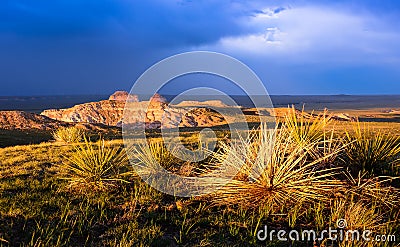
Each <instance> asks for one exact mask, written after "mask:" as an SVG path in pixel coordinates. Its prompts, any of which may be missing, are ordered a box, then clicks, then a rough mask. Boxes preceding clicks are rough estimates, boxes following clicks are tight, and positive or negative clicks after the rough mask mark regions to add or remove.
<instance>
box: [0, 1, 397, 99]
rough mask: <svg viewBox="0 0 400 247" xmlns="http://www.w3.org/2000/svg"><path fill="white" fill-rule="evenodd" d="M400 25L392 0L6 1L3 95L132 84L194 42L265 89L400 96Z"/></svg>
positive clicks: (0, 13)
mask: <svg viewBox="0 0 400 247" xmlns="http://www.w3.org/2000/svg"><path fill="white" fill-rule="evenodd" d="M398 23H400V1H396V0H391V1H385V0H380V1H379V0H375V1H373V0H353V1H351V0H350V1H327V0H318V1H317V0H315V1H307V0H300V1H257V0H252V1H242V0H231V1H225V0H208V1H207V0H198V1H195V0H193V1H184V0H181V1H174V0H154V1H138V0H91V1H85V0H37V1H32V0H2V1H1V2H0V95H49V94H108V93H111V92H113V91H114V90H116V89H124V90H129V89H130V87H131V86H132V84H133V82H134V81H135V80H136V79H137V78H138V77H139V76H140V74H141V73H143V72H144V71H145V70H146V69H147V68H148V67H149V66H151V65H152V64H154V63H156V62H157V61H159V60H160V59H163V58H165V57H168V56H171V55H174V54H176V53H180V52H187V51H193V50H209V51H216V52H222V53H226V54H228V55H231V56H233V57H236V58H238V59H240V60H241V61H243V62H244V63H246V64H247V65H249V66H250V67H251V68H252V69H253V70H254V71H255V72H256V73H257V74H258V75H259V76H260V78H261V79H262V80H263V82H264V83H265V85H266V88H267V90H268V91H269V92H270V94H400V69H399V68H400V25H398ZM197 80H198V78H197ZM176 85H177V86H176V87H175V90H179V83H177V84H176ZM204 85H208V84H207V83H205V84H204ZM186 86H187V85H186ZM170 88H173V87H170ZM228 88H229V87H228ZM171 90H172V89H171ZM229 90H231V93H235V89H231V88H229ZM229 90H228V91H229Z"/></svg>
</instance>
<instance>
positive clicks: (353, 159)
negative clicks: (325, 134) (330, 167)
mask: <svg viewBox="0 0 400 247" xmlns="http://www.w3.org/2000/svg"><path fill="white" fill-rule="evenodd" d="M353 127H354V128H353V132H352V133H350V132H346V140H345V141H346V142H347V143H349V145H347V147H346V155H345V158H346V163H347V165H348V167H349V168H350V170H351V171H352V172H353V174H354V175H356V174H358V172H360V171H361V172H362V173H365V172H367V173H368V174H369V175H374V174H376V175H387V174H390V175H396V174H391V173H393V171H394V170H395V168H394V166H396V165H397V164H398V163H399V161H400V136H392V135H389V134H385V133H382V132H380V131H378V132H373V131H372V130H371V129H370V127H369V126H368V125H367V124H363V125H361V124H360V123H359V122H357V123H355V124H354V126H353Z"/></svg>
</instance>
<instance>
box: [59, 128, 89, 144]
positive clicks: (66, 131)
mask: <svg viewBox="0 0 400 247" xmlns="http://www.w3.org/2000/svg"><path fill="white" fill-rule="evenodd" d="M84 133H85V132H84V131H83V130H82V129H79V128H77V127H75V126H73V127H60V128H58V129H57V130H55V131H54V132H53V133H52V135H53V138H54V139H55V140H56V141H62V142H66V143H75V142H80V141H82V139H83V135H84Z"/></svg>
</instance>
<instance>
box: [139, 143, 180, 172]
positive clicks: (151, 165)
mask: <svg viewBox="0 0 400 247" xmlns="http://www.w3.org/2000/svg"><path fill="white" fill-rule="evenodd" d="M131 150H132V152H131V154H132V158H134V159H136V160H137V161H138V162H137V163H136V165H137V166H140V167H141V168H145V169H140V170H141V171H142V172H143V173H144V174H141V175H147V174H156V173H157V171H158V168H159V166H161V167H163V168H164V169H166V170H168V171H172V170H173V169H174V168H175V166H176V165H177V164H178V163H180V162H181V161H180V160H179V159H178V158H177V156H179V155H178V152H179V150H178V148H177V146H176V145H173V144H171V143H170V144H165V143H164V142H162V141H157V140H150V141H149V142H143V143H139V144H133V145H131Z"/></svg>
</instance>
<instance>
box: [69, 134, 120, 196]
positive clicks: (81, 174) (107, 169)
mask: <svg viewBox="0 0 400 247" xmlns="http://www.w3.org/2000/svg"><path fill="white" fill-rule="evenodd" d="M65 158H66V160H68V161H69V162H68V163H66V164H65V165H64V166H63V167H62V168H63V172H64V174H63V179H66V180H68V182H69V188H71V189H73V190H80V191H81V190H85V189H91V190H106V189H108V188H110V187H114V186H115V185H116V182H124V181H125V180H123V179H121V170H122V168H123V167H124V166H125V165H126V164H127V157H126V154H125V152H124V150H123V148H121V147H119V146H111V145H109V144H107V143H106V142H105V141H104V139H101V140H99V141H98V142H97V143H91V142H90V140H88V139H87V138H86V137H85V138H84V143H83V144H79V145H76V146H75V147H74V151H73V152H72V153H70V154H69V155H68V156H66V157H65Z"/></svg>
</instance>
